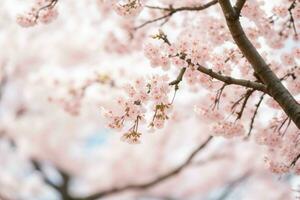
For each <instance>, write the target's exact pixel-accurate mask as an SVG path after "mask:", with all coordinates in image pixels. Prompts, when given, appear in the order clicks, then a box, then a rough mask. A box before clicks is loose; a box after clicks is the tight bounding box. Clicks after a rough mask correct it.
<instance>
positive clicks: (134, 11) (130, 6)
mask: <svg viewBox="0 0 300 200" xmlns="http://www.w3.org/2000/svg"><path fill="white" fill-rule="evenodd" d="M143 6H144V0H114V2H113V9H114V10H115V11H116V13H118V14H119V15H121V16H125V17H135V16H137V15H138V14H139V13H140V12H141V11H142V10H143Z"/></svg>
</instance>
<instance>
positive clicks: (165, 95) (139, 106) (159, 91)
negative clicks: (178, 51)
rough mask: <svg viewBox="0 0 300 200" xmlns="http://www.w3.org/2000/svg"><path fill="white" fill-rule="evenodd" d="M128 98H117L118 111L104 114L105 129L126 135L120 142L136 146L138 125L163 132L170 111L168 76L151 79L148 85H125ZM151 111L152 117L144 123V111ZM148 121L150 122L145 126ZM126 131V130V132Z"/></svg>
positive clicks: (143, 81)
mask: <svg viewBox="0 0 300 200" xmlns="http://www.w3.org/2000/svg"><path fill="white" fill-rule="evenodd" d="M125 91H126V93H127V98H119V99H118V100H117V104H118V106H117V107H114V108H113V109H111V110H104V116H105V118H106V119H107V120H108V126H109V127H110V128H112V129H116V130H123V129H127V131H126V132H125V133H124V134H123V136H122V139H123V140H125V141H127V142H129V143H139V142H140V140H139V139H140V137H141V133H140V132H139V130H138V127H139V125H141V124H145V123H146V124H148V128H150V129H155V128H158V129H159V128H163V126H164V122H165V121H166V120H167V119H168V113H169V112H170V110H171V107H172V105H171V102H170V100H169V93H170V86H169V84H168V78H167V76H152V77H151V78H150V79H149V80H148V82H146V81H145V80H144V79H137V80H136V81H135V84H134V85H126V86H125ZM149 109H150V110H151V111H153V113H154V114H153V116H152V117H150V118H149V120H147V116H146V112H147V110H149ZM147 121H149V122H147ZM128 127H129V128H128Z"/></svg>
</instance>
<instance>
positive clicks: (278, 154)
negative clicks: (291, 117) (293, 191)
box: [255, 117, 300, 175]
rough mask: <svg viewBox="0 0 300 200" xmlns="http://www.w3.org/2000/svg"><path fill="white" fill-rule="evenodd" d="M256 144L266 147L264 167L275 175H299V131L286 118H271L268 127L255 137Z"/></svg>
mask: <svg viewBox="0 0 300 200" xmlns="http://www.w3.org/2000/svg"><path fill="white" fill-rule="evenodd" d="M255 139H256V142H257V143H258V144H260V145H263V146H265V147H266V150H267V156H266V165H267V167H268V168H269V169H270V171H272V172H273V173H276V174H283V173H288V172H289V171H294V172H295V173H296V174H298V175H299V174H300V162H299V160H298V159H297V157H299V155H300V143H299V142H300V138H299V131H298V130H297V127H296V126H295V125H290V124H289V122H288V121H287V118H284V117H280V118H273V120H272V121H271V123H270V124H269V125H268V127H266V128H264V129H262V130H261V131H259V132H258V134H256V135H255Z"/></svg>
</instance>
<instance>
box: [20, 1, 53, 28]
mask: <svg viewBox="0 0 300 200" xmlns="http://www.w3.org/2000/svg"><path fill="white" fill-rule="evenodd" d="M56 2H57V0H36V3H35V5H34V6H32V8H31V9H30V11H28V12H26V13H24V14H22V15H19V16H17V23H18V24H19V25H20V26H22V27H31V26H35V25H37V24H38V23H39V22H40V23H43V24H48V23H50V22H52V21H53V20H54V19H55V18H56V17H57V16H58V11H57V9H56V8H55V4H56Z"/></svg>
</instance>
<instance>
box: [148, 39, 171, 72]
mask: <svg viewBox="0 0 300 200" xmlns="http://www.w3.org/2000/svg"><path fill="white" fill-rule="evenodd" d="M144 54H145V56H146V57H147V58H148V59H149V60H150V63H151V66H152V67H157V66H160V67H161V68H162V69H163V70H169V69H170V58H169V55H168V54H167V53H165V52H163V51H161V47H160V46H159V45H155V44H152V43H148V44H146V45H145V46H144Z"/></svg>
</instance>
